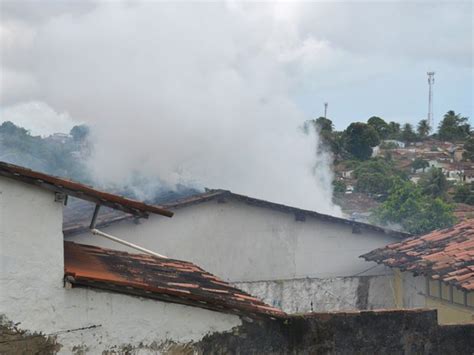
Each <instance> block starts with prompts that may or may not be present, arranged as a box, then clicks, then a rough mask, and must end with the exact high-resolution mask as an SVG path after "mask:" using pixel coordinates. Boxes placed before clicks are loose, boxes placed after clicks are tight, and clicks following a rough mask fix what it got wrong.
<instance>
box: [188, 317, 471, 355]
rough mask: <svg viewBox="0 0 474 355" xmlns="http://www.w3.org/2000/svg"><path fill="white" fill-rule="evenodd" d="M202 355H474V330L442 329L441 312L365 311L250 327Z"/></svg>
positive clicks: (209, 345)
mask: <svg viewBox="0 0 474 355" xmlns="http://www.w3.org/2000/svg"><path fill="white" fill-rule="evenodd" d="M194 347H195V349H196V351H198V352H200V353H202V354H440V355H441V354H443V355H444V354H466V355H467V354H469V355H471V354H472V353H473V352H474V324H471V325H464V326H438V324H437V321H436V311H422V310H412V311H379V312H375V311H365V312H360V313H359V312H353V313H332V314H331V313H326V314H324V313H323V314H321V313H319V314H317V313H316V314H312V315H306V316H293V317H290V318H289V319H288V320H286V321H273V322H272V321H268V322H254V323H248V322H245V323H244V324H243V325H242V326H241V327H239V328H236V329H234V330H233V331H232V332H231V333H221V334H212V335H209V336H207V337H205V338H204V339H203V340H202V341H201V342H199V343H197V344H195V345H194Z"/></svg>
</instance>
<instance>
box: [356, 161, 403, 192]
mask: <svg viewBox="0 0 474 355" xmlns="http://www.w3.org/2000/svg"><path fill="white" fill-rule="evenodd" d="M353 176H354V178H356V179H357V182H356V184H355V189H356V191H358V192H365V193H372V194H379V195H382V196H383V197H385V196H386V195H387V193H388V191H389V190H390V189H391V187H392V185H393V182H394V178H400V179H406V175H405V174H404V173H403V172H401V171H399V170H397V169H396V168H395V167H394V166H393V165H392V164H391V162H390V161H389V160H387V159H370V160H366V161H364V162H361V163H360V164H359V165H358V166H357V167H356V168H355V169H354V172H353Z"/></svg>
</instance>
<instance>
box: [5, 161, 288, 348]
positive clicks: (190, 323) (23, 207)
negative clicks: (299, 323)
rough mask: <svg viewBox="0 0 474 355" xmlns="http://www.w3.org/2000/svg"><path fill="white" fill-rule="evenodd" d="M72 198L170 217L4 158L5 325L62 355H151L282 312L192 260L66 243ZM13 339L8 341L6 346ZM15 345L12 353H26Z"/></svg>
mask: <svg viewBox="0 0 474 355" xmlns="http://www.w3.org/2000/svg"><path fill="white" fill-rule="evenodd" d="M67 195H72V196H76V197H80V198H83V199H87V200H89V201H94V203H100V204H102V205H105V206H113V207H114V208H118V209H121V210H124V211H128V212H132V213H134V214H135V215H139V216H146V215H148V214H149V213H160V214H165V215H170V213H169V211H166V210H164V209H160V208H157V207H154V206H149V205H146V204H143V203H139V202H137V201H132V200H128V199H124V198H121V197H119V196H116V195H111V194H107V193H103V192H100V191H97V190H94V189H92V188H89V187H87V186H84V185H80V184H77V183H73V182H71V181H68V180H61V179H57V178H54V177H51V176H48V175H45V174H40V173H36V172H33V171H31V170H27V169H23V168H20V167H16V166H13V165H9V164H5V163H0V260H1V264H0V265H1V266H0V290H1V292H0V326H1V327H2V329H4V328H5V327H7V326H8V325H9V324H10V325H11V324H16V325H15V326H14V328H15V329H17V328H20V329H22V331H26V332H27V333H28V334H30V335H31V334H33V333H37V335H34V336H35V337H38V338H48V339H50V338H51V339H54V343H55V344H57V346H56V347H55V350H59V352H60V353H64V354H71V353H85V352H87V353H91V354H98V353H102V352H113V353H120V352H125V351H127V352H134V353H138V352H139V353H140V354H145V353H157V352H161V351H165V350H166V349H168V347H170V346H171V347H176V346H180V344H181V345H183V344H184V345H185V344H187V343H189V342H193V341H198V340H200V339H202V338H203V337H204V336H205V335H207V334H210V333H213V332H218V331H229V330H231V329H232V328H233V327H235V326H238V325H240V324H241V318H240V316H242V315H244V316H245V317H253V316H261V317H279V316H282V315H284V313H283V312H281V311H280V310H278V309H275V308H272V307H269V306H266V305H265V304H264V303H262V302H260V301H259V300H257V299H255V298H253V297H251V296H249V295H248V294H245V293H243V292H241V291H239V290H238V289H236V288H234V287H232V286H230V285H229V284H227V283H225V282H222V281H220V280H219V279H218V278H216V277H215V276H213V275H212V274H209V273H206V272H205V271H204V270H202V269H200V268H199V267H197V266H196V265H193V264H191V263H189V262H183V261H179V260H172V259H163V258H161V259H160V258H155V257H151V256H148V255H143V254H141V255H137V254H128V253H123V252H118V251H117V250H107V249H103V248H98V247H94V246H87V245H81V244H77V243H72V242H64V240H63V232H62V224H63V203H64V201H65V200H66V196H67ZM151 219H152V220H153V218H151ZM156 220H157V221H158V220H160V221H164V220H165V217H163V219H156ZM128 237H129V238H131V239H133V236H131V235H128ZM137 296H138V297H137ZM163 301H165V302H163ZM4 339H7V340H4ZM9 341H11V340H8V337H4V338H2V344H1V345H0V346H1V348H0V349H5V348H6V347H7V348H8V344H9ZM17 344H18V345H17V346H16V347H15V345H14V344H13V345H12V346H11V347H10V348H9V349H10V352H13V353H17V352H21V351H20V350H19V349H20V346H21V342H18V343H17ZM11 349H16V350H17V351H16V350H11ZM168 350H169V349H168ZM0 352H2V351H0ZM33 352H35V351H34V350H32V349H30V350H29V352H28V353H33Z"/></svg>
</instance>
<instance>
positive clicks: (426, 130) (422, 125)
mask: <svg viewBox="0 0 474 355" xmlns="http://www.w3.org/2000/svg"><path fill="white" fill-rule="evenodd" d="M416 131H417V132H418V136H419V137H420V138H421V139H425V138H426V137H428V135H429V134H430V131H431V126H430V123H429V122H428V120H421V121H420V122H418V126H417V127H416Z"/></svg>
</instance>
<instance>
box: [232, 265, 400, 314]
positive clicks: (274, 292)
mask: <svg viewBox="0 0 474 355" xmlns="http://www.w3.org/2000/svg"><path fill="white" fill-rule="evenodd" d="M392 277H393V275H392V274H391V273H390V274H387V275H380V276H365V277H363V278H362V277H358V276H356V277H337V278H326V279H310V278H305V279H293V280H278V281H254V282H237V283H234V285H235V286H236V287H237V288H240V289H241V290H244V291H246V292H248V293H250V294H252V295H254V296H256V297H258V298H260V299H261V300H263V301H264V302H266V303H268V304H271V305H273V306H275V307H279V308H281V309H283V310H284V311H285V312H287V313H305V312H326V311H328V312H329V311H344V310H347V311H350V310H357V309H383V308H394V305H395V303H394V299H395V298H394V294H393V290H392V289H391V288H390V282H391V280H392ZM363 288H366V290H365V291H366V294H365V296H364V291H363V290H362V289H363ZM364 297H365V301H362V300H363V298H364ZM358 301H359V302H362V303H359V302H358ZM361 304H365V306H363V307H361Z"/></svg>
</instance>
